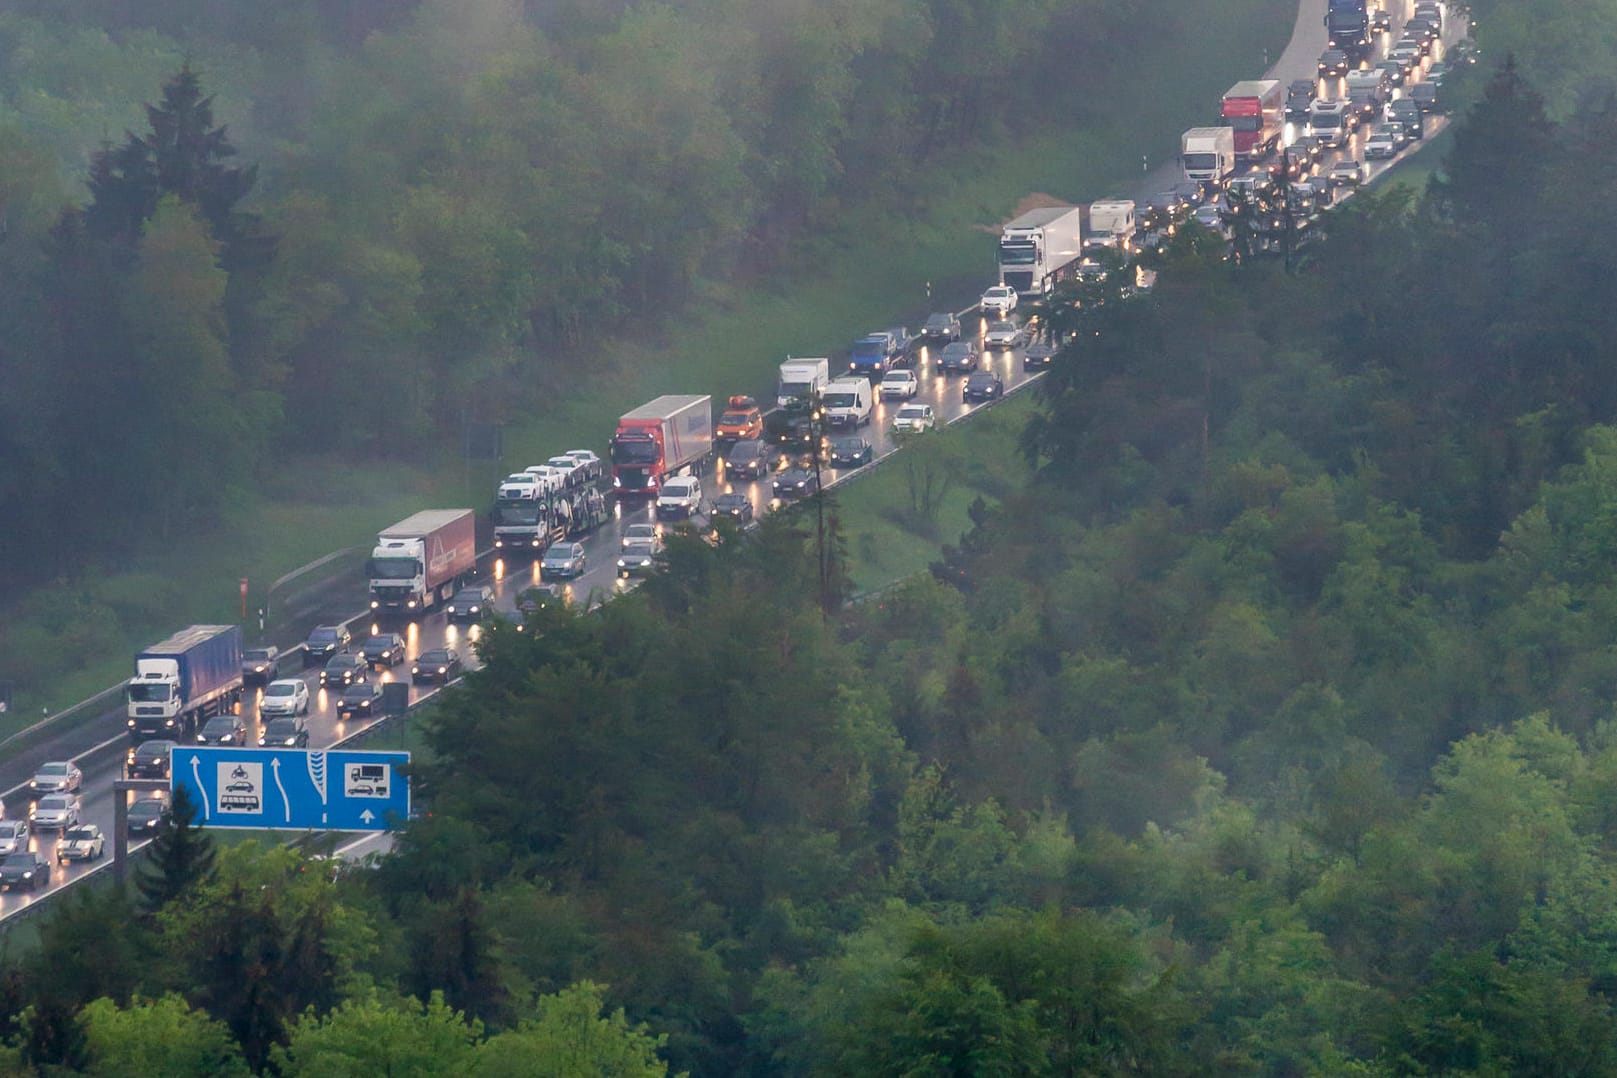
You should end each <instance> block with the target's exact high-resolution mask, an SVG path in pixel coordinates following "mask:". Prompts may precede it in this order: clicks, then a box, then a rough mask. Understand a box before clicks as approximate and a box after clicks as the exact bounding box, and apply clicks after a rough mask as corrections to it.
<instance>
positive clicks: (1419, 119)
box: [1387, 97, 1426, 139]
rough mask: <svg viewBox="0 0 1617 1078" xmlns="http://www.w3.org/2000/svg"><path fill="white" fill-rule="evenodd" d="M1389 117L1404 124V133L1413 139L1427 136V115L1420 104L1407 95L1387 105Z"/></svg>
mask: <svg viewBox="0 0 1617 1078" xmlns="http://www.w3.org/2000/svg"><path fill="white" fill-rule="evenodd" d="M1387 119H1389V120H1391V121H1393V122H1394V123H1398V124H1402V125H1403V127H1404V133H1405V134H1407V135H1408V136H1409V137H1410V138H1412V139H1423V138H1425V137H1426V117H1425V116H1424V115H1423V114H1422V113H1421V110H1420V106H1419V105H1417V104H1416V103H1415V102H1413V101H1411V100H1410V99H1409V98H1407V97H1400V98H1399V99H1398V100H1397V101H1394V102H1392V103H1391V104H1390V105H1388V106H1387Z"/></svg>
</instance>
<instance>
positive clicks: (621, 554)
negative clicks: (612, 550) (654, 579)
mask: <svg viewBox="0 0 1617 1078" xmlns="http://www.w3.org/2000/svg"><path fill="white" fill-rule="evenodd" d="M655 568H657V544H656V543H655V542H653V541H652V540H650V539H636V540H634V541H633V542H630V543H625V544H624V546H623V549H622V550H620V551H618V576H619V577H621V578H623V579H625V580H627V579H628V578H629V577H631V576H649V575H650V574H651V571H652V570H653V569H655Z"/></svg>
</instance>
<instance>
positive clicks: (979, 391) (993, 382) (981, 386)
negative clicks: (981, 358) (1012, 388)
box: [960, 371, 1005, 401]
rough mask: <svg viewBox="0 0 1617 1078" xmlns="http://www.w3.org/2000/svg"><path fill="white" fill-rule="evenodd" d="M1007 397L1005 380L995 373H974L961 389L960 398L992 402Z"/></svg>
mask: <svg viewBox="0 0 1617 1078" xmlns="http://www.w3.org/2000/svg"><path fill="white" fill-rule="evenodd" d="M1004 395H1005V380H1004V379H1003V378H1001V377H1000V376H999V375H998V374H995V373H994V372H993V371H973V372H972V373H971V375H970V376H969V377H968V378H967V379H966V384H965V385H963V386H961V387H960V398H961V399H962V400H968V401H991V400H993V399H994V398H996V397H1003V396H1004Z"/></svg>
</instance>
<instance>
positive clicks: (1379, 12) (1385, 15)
mask: <svg viewBox="0 0 1617 1078" xmlns="http://www.w3.org/2000/svg"><path fill="white" fill-rule="evenodd" d="M1370 31H1371V33H1376V34H1386V33H1391V32H1392V12H1390V11H1388V10H1387V9H1386V8H1384V7H1378V8H1376V9H1375V10H1374V11H1372V12H1371V13H1370Z"/></svg>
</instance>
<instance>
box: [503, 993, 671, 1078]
mask: <svg viewBox="0 0 1617 1078" xmlns="http://www.w3.org/2000/svg"><path fill="white" fill-rule="evenodd" d="M604 993H605V989H604V988H602V986H600V985H596V984H592V983H590V982H589V981H583V982H581V983H579V984H575V985H573V986H571V987H569V988H566V989H563V990H562V991H560V992H557V993H556V994H554V995H548V996H541V997H540V998H539V1000H538V1004H537V1006H538V1011H539V1016H538V1018H536V1019H530V1020H527V1021H524V1022H523V1023H521V1024H520V1025H519V1026H517V1028H515V1029H513V1030H508V1031H507V1032H504V1033H500V1034H497V1035H496V1036H493V1037H490V1038H489V1039H488V1040H486V1041H484V1042H483V1043H482V1044H480V1045H478V1046H477V1050H476V1053H475V1062H474V1070H475V1073H477V1074H478V1075H480V1076H481V1075H488V1076H490V1078H505V1076H508V1078H593V1076H596V1075H612V1076H613V1078H664V1076H665V1075H667V1074H668V1064H666V1063H665V1062H663V1061H662V1060H661V1059H659V1058H658V1055H657V1053H658V1050H659V1049H660V1048H662V1046H663V1045H664V1044H665V1043H666V1041H667V1038H666V1037H661V1036H653V1035H652V1034H651V1033H650V1032H648V1031H647V1029H646V1027H644V1026H639V1025H635V1024H633V1023H631V1022H630V1021H629V1020H628V1018H627V1017H626V1016H625V1015H624V1013H623V1010H622V1009H621V1008H620V1009H618V1010H616V1011H613V1012H611V1013H610V1014H605V1013H602V1012H603V1011H604V1009H605V1005H604V1004H603V1003H602V996H603V995H604Z"/></svg>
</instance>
